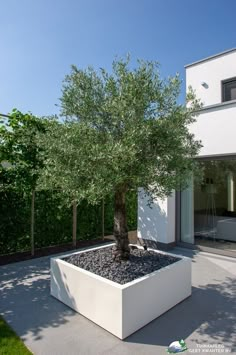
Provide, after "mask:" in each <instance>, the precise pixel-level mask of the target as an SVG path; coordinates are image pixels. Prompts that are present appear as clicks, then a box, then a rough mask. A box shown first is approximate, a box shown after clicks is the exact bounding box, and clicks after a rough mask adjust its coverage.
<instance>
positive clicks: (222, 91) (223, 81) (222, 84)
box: [221, 76, 236, 102]
mask: <svg viewBox="0 0 236 355" xmlns="http://www.w3.org/2000/svg"><path fill="white" fill-rule="evenodd" d="M231 81H235V83H236V76H234V77H232V78H228V79H225V80H221V102H230V101H233V100H225V88H224V85H225V84H227V83H230V82H231Z"/></svg>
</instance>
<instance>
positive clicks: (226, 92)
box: [222, 78, 236, 102]
mask: <svg viewBox="0 0 236 355" xmlns="http://www.w3.org/2000/svg"><path fill="white" fill-rule="evenodd" d="M231 100H236V78H232V79H228V80H224V81H223V82H222V101H223V102H224V101H231Z"/></svg>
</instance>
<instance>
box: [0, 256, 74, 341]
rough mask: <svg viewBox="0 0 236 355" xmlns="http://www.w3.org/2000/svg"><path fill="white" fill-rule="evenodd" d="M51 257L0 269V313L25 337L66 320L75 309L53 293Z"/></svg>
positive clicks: (36, 337) (72, 314)
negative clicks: (52, 295)
mask: <svg viewBox="0 0 236 355" xmlns="http://www.w3.org/2000/svg"><path fill="white" fill-rule="evenodd" d="M49 265H50V260H49V259H48V258H42V259H37V261H36V260H34V261H32V260H29V261H26V262H23V263H17V264H11V265H6V266H2V267H1V268H0V313H1V314H2V315H3V316H4V318H5V319H6V321H7V322H8V323H9V324H10V325H12V327H13V328H14V330H15V331H16V332H17V334H18V335H19V336H20V337H21V338H22V339H23V340H24V339H25V338H24V337H25V336H26V335H27V334H28V333H31V336H32V338H33V339H34V340H40V339H41V338H42V334H41V332H42V330H44V329H45V328H48V327H50V328H51V327H59V326H60V325H61V324H64V323H67V322H68V321H69V318H70V317H73V316H74V315H75V312H74V311H73V310H72V309H70V308H69V307H67V306H65V305H64V304H63V303H61V302H59V301H57V300H56V299H55V298H53V297H51V296H50V266H49Z"/></svg>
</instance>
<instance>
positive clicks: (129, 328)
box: [51, 246, 191, 339]
mask: <svg viewBox="0 0 236 355" xmlns="http://www.w3.org/2000/svg"><path fill="white" fill-rule="evenodd" d="M106 247H107V246H106ZM98 248H104V246H102V247H98ZM98 248H93V249H98ZM90 250H91V249H90ZM83 252H84V251H80V252H78V253H83ZM157 252H159V251H157ZM162 253H163V254H168V253H165V252H162ZM70 254H71V253H70ZM70 254H66V255H63V256H61V257H60V258H52V259H51V295H52V296H54V297H56V298H57V299H59V300H60V301H62V302H63V303H65V304H66V305H68V306H69V307H71V308H73V309H74V310H75V311H77V312H79V313H80V314H82V315H83V316H85V317H87V318H88V319H90V320H92V321H93V322H95V323H96V324H98V325H100V326H101V327H103V328H104V329H106V330H107V331H109V332H110V333H112V334H114V335H116V336H117V337H118V338H120V339H124V338H126V337H127V336H129V335H130V334H132V333H134V332H135V331H136V330H138V329H140V328H142V327H143V326H144V325H146V324H148V323H149V322H151V321H152V320H153V319H155V318H157V317H159V316H160V315H161V314H163V313H165V312H166V311H168V310H169V309H170V308H172V307H173V306H175V305H176V304H178V303H179V302H181V301H183V300H184V299H185V298H186V297H188V296H190V295H191V259H189V258H186V257H181V260H179V261H177V262H176V263H174V264H171V265H169V266H167V267H165V268H162V269H160V270H157V271H155V272H153V273H151V274H149V275H146V276H144V277H141V278H139V279H136V280H134V281H132V282H129V283H126V284H125V285H120V284H118V283H115V282H112V281H110V280H107V279H105V278H103V277H100V276H97V275H95V274H93V273H91V272H89V271H86V270H83V269H81V268H79V267H77V266H74V265H71V264H69V263H67V262H65V261H64V260H62V258H64V257H65V256H68V255H70ZM74 254H77V253H74ZM170 255H172V256H173V255H174V254H170ZM175 256H177V257H179V256H178V255H175Z"/></svg>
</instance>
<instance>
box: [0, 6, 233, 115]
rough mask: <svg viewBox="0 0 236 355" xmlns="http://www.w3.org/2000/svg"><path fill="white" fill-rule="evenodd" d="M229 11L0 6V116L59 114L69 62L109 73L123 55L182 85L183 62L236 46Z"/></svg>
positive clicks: (230, 8)
mask: <svg viewBox="0 0 236 355" xmlns="http://www.w3.org/2000/svg"><path fill="white" fill-rule="evenodd" d="M235 14H236V1H235V0H20V1H19V0H7V1H1V6H0V113H7V112H9V111H11V109H12V108H14V107H17V108H18V109H20V110H22V111H23V112H25V111H31V112H32V113H34V114H36V115H39V116H40V115H50V114H54V113H58V108H57V107H56V106H55V104H58V103H59V100H58V98H59V97H60V96H61V84H62V80H63V78H64V76H65V75H66V74H67V73H69V72H70V65H71V64H75V65H77V66H78V67H79V68H85V67H87V66H88V65H92V66H94V67H95V68H99V67H104V68H107V69H108V70H109V69H110V67H111V62H112V60H113V59H114V57H115V56H117V55H118V56H125V55H126V53H128V52H129V53H130V54H131V57H132V59H133V60H134V59H136V58H142V59H148V60H157V61H159V62H160V64H161V73H162V76H163V77H165V76H168V75H173V74H175V73H176V72H179V73H180V76H181V78H183V80H184V76H185V72H184V65H185V64H188V63H191V62H193V61H196V60H198V59H201V58H204V57H207V56H209V55H213V54H216V53H218V52H221V51H224V50H227V49H230V48H234V47H236V20H235ZM184 90H185V86H184V82H183V88H182V95H181V98H180V100H181V101H182V100H183V98H184Z"/></svg>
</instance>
